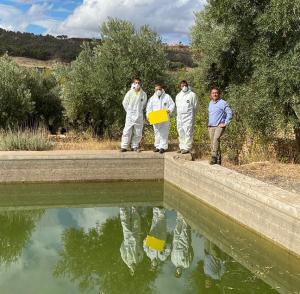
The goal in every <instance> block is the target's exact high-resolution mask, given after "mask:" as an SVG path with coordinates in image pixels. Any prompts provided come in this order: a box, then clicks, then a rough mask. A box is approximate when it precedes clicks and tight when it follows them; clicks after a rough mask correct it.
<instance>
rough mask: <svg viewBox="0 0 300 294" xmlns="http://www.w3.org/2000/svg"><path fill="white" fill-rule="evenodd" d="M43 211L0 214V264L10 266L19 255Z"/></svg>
mask: <svg viewBox="0 0 300 294" xmlns="http://www.w3.org/2000/svg"><path fill="white" fill-rule="evenodd" d="M43 213H44V210H28V211H9V212H2V213H0V224H1V225H0V263H1V264H10V263H12V262H15V261H16V260H17V259H18V257H19V256H20V255H21V253H22V250H23V248H24V247H25V245H26V244H27V242H28V241H29V240H30V238H31V234H32V232H33V230H34V228H35V225H36V222H37V221H38V220H39V219H40V218H41V216H42V215H43Z"/></svg>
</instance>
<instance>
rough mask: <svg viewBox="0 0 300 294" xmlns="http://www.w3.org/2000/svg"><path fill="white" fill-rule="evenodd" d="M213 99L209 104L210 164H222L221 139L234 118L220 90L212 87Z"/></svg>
mask: <svg viewBox="0 0 300 294" xmlns="http://www.w3.org/2000/svg"><path fill="white" fill-rule="evenodd" d="M210 95H211V101H210V103H209V106H208V132H209V137H210V141H211V160H210V164H221V149H220V141H221V137H222V135H223V134H224V132H225V128H226V127H227V126H228V124H229V123H230V121H231V119H232V111H231V109H230V107H229V105H228V103H227V102H226V101H224V100H223V99H222V98H221V96H220V90H219V89H217V88H212V89H211V93H210Z"/></svg>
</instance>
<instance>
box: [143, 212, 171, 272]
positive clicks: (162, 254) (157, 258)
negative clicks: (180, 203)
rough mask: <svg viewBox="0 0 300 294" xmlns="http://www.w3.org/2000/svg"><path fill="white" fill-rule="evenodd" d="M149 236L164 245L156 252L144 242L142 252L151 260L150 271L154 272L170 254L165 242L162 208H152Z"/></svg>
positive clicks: (164, 217) (165, 221)
mask: <svg viewBox="0 0 300 294" xmlns="http://www.w3.org/2000/svg"><path fill="white" fill-rule="evenodd" d="M149 236H151V237H154V238H155V239H156V240H158V241H161V242H163V243H164V246H163V250H158V249H157V248H155V246H151V244H147V241H146V239H145V240H144V250H145V252H146V254H147V256H148V257H149V258H150V260H151V269H152V270H153V271H154V270H156V268H157V267H158V264H159V262H163V261H165V260H166V259H167V258H168V256H169V255H170V253H171V249H170V245H169V244H166V241H167V220H166V210H165V209H164V208H158V207H154V208H153V217H152V225H151V229H150V232H149Z"/></svg>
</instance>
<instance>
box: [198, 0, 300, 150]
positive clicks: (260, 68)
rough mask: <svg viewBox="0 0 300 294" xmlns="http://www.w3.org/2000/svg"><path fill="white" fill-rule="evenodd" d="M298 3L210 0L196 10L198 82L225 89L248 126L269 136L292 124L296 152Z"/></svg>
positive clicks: (299, 125)
mask: <svg viewBox="0 0 300 294" xmlns="http://www.w3.org/2000/svg"><path fill="white" fill-rule="evenodd" d="M299 28H300V2H299V1H298V0H291V1H289V0H262V1H252V0H226V1H223V0H210V1H208V3H207V5H206V7H205V9H204V10H203V11H202V12H199V13H197V14H196V23H195V25H194V27H193V29H192V43H193V50H194V57H195V59H196V61H197V63H198V64H199V65H200V68H201V72H200V75H201V81H202V82H203V83H204V84H205V85H206V86H207V87H208V88H209V86H211V85H218V86H220V87H221V88H222V89H223V90H224V91H225V96H226V98H227V99H228V100H229V101H230V103H231V104H232V105H233V108H234V110H235V113H236V114H237V115H238V116H239V117H240V118H241V119H242V120H243V123H244V124H245V126H246V127H247V128H250V129H251V130H253V131H254V132H256V133H258V134H261V135H262V136H264V137H270V136H271V135H272V134H275V133H278V132H281V133H282V132H284V131H285V130H286V129H287V126H288V125H291V126H292V128H294V132H295V135H296V139H297V144H298V151H299V152H300V115H299V112H300V109H299V108H300V107H299V105H300V83H299V82H300V55H299V54H300V51H299V50H300V42H299V40H300V30H299Z"/></svg>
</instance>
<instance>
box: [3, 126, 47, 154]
mask: <svg viewBox="0 0 300 294" xmlns="http://www.w3.org/2000/svg"><path fill="white" fill-rule="evenodd" d="M52 148H53V143H52V142H51V140H50V139H49V138H48V132H47V131H46V130H45V129H25V130H16V131H13V130H8V131H1V132H0V150H1V151H17V150H25V151H43V150H51V149H52Z"/></svg>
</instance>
